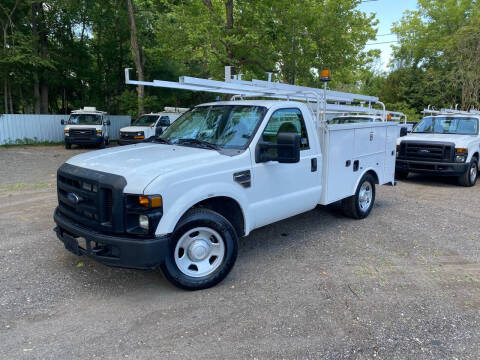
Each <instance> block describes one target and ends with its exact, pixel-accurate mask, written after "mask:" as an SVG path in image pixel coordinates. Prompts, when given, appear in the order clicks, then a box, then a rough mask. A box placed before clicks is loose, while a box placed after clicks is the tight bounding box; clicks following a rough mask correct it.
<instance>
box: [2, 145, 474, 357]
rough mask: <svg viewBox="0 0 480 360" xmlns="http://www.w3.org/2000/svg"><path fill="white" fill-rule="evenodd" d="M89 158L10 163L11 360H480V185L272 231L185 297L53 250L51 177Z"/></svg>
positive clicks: (5, 240) (6, 299)
mask: <svg viewBox="0 0 480 360" xmlns="http://www.w3.org/2000/svg"><path fill="white" fill-rule="evenodd" d="M81 151H89V150H78V149H77V150H71V151H66V150H64V149H63V148H62V147H15V148H8V149H5V148H0V284H1V292H0V358H2V359H22V358H24V359H54V358H57V359H66V358H83V359H85V358H89V359H90V358H95V357H96V358H111V359H120V358H133V359H143V358H153V357H155V358H157V359H227V358H235V359H244V358H252V359H254V358H257V359H278V358H285V359H372V358H379V359H478V358H480V266H479V264H480V258H479V251H478V250H479V245H478V244H479V239H480V222H479V220H480V184H478V185H477V186H476V187H474V188H469V189H468V188H462V187H458V186H456V185H455V182H454V181H451V180H448V179H447V180H442V181H439V180H435V179H432V178H425V177H421V176H416V177H412V178H411V179H409V180H407V181H404V182H400V183H399V184H398V186H397V187H395V188H393V187H389V186H384V187H380V188H378V192H377V204H376V207H375V209H374V210H373V212H372V214H371V216H370V217H369V218H368V219H366V220H363V221H354V220H350V219H347V218H344V217H343V216H342V215H341V214H340V213H339V212H338V210H336V209H334V208H333V209H332V208H319V209H316V210H314V211H311V212H308V213H306V214H303V215H300V216H297V217H295V218H292V219H289V220H286V221H282V222H279V223H277V224H274V225H271V226H267V227H265V228H262V229H260V230H257V231H254V232H253V233H252V234H251V235H250V236H249V237H247V238H245V239H242V240H241V242H240V249H239V258H238V261H237V264H236V266H235V268H234V269H233V271H232V273H231V274H230V275H229V276H228V277H227V279H226V280H225V281H224V282H223V283H221V284H220V285H219V286H217V287H215V288H213V289H209V290H206V291H200V292H185V291H181V290H178V289H176V288H174V287H173V286H171V285H170V284H169V283H168V282H167V281H166V280H165V279H164V278H163V276H162V274H161V272H160V271H156V272H140V271H133V270H123V269H112V268H108V267H105V266H103V265H100V264H97V263H95V262H93V261H91V260H89V259H87V258H78V257H76V256H74V255H72V254H70V253H69V252H67V251H66V250H65V249H64V248H63V245H62V244H61V243H60V242H59V241H58V240H57V239H56V236H55V235H54V233H53V231H52V229H53V227H54V223H53V221H52V213H53V210H54V208H55V205H56V193H55V191H56V189H55V172H56V169H57V167H58V166H59V165H60V164H61V163H62V162H64V161H65V160H67V159H68V158H69V157H70V156H73V155H75V154H78V153H79V152H81Z"/></svg>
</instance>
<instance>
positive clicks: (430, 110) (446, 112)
mask: <svg viewBox="0 0 480 360" xmlns="http://www.w3.org/2000/svg"><path fill="white" fill-rule="evenodd" d="M422 113H423V114H425V115H427V114H429V115H434V116H435V115H480V110H478V109H475V108H472V109H470V110H469V111H465V110H457V109H456V108H455V109H445V108H443V109H440V110H436V109H435V108H434V107H430V105H429V106H428V108H426V109H424V110H423V111H422Z"/></svg>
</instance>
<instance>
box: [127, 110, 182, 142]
mask: <svg viewBox="0 0 480 360" xmlns="http://www.w3.org/2000/svg"><path fill="white" fill-rule="evenodd" d="M188 110H189V109H188V108H176V107H165V108H164V111H163V112H160V113H150V114H144V115H142V116H140V117H139V118H138V119H137V120H135V121H133V122H132V125H130V126H127V127H124V128H121V129H120V136H119V137H118V144H119V145H130V144H136V143H140V142H146V141H152V140H153V139H154V138H155V136H159V135H161V134H162V133H163V132H164V131H165V130H166V129H167V127H169V126H170V125H171V124H172V123H173V122H174V121H175V120H177V119H178V118H179V117H180V116H181V115H182V114H183V113H184V112H186V111H188Z"/></svg>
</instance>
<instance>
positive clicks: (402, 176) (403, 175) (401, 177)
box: [395, 171, 408, 180]
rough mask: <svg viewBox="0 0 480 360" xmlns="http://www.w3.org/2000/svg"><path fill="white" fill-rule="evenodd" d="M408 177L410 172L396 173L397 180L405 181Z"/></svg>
mask: <svg viewBox="0 0 480 360" xmlns="http://www.w3.org/2000/svg"><path fill="white" fill-rule="evenodd" d="M407 177H408V171H395V179H397V180H405V179H406V178H407Z"/></svg>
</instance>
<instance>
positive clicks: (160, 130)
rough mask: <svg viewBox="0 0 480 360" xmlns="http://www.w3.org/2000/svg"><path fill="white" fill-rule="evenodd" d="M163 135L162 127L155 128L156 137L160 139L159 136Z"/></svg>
mask: <svg viewBox="0 0 480 360" xmlns="http://www.w3.org/2000/svg"><path fill="white" fill-rule="evenodd" d="M162 134H163V129H162V127H161V126H157V127H156V128H155V136H157V137H158V136H160V135H162Z"/></svg>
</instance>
